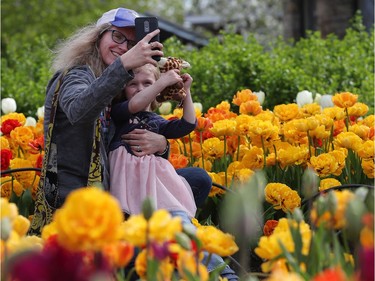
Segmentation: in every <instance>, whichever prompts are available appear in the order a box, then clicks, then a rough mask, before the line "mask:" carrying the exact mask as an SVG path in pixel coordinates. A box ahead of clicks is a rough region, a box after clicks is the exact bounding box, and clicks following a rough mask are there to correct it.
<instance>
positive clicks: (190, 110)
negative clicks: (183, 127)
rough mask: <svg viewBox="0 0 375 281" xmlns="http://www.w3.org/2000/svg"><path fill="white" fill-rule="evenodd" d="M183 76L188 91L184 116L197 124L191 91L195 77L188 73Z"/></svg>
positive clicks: (186, 119) (189, 121)
mask: <svg viewBox="0 0 375 281" xmlns="http://www.w3.org/2000/svg"><path fill="white" fill-rule="evenodd" d="M181 77H182V80H183V82H184V89H185V92H186V97H185V99H184V103H183V107H184V112H183V118H184V119H185V121H187V122H188V123H190V124H195V122H196V116H195V109H194V104H193V99H192V98H191V93H190V86H191V83H192V82H193V78H191V76H190V75H189V74H187V73H185V74H182V75H181Z"/></svg>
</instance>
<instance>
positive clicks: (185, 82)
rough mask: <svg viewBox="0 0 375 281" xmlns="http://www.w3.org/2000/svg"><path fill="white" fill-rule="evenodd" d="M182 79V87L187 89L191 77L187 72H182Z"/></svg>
mask: <svg viewBox="0 0 375 281" xmlns="http://www.w3.org/2000/svg"><path fill="white" fill-rule="evenodd" d="M181 78H182V81H183V82H184V89H185V90H186V91H187V90H189V89H190V87H191V83H193V78H192V77H191V76H190V74H188V73H184V74H182V75H181Z"/></svg>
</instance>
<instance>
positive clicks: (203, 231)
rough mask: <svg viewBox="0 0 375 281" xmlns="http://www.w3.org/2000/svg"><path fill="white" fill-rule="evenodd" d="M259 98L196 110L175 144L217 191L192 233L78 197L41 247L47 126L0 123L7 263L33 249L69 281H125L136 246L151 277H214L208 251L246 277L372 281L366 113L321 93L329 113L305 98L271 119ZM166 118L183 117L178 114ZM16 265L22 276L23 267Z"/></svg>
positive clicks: (370, 120)
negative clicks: (60, 265)
mask: <svg viewBox="0 0 375 281" xmlns="http://www.w3.org/2000/svg"><path fill="white" fill-rule="evenodd" d="M258 97H259V93H258V94H254V93H252V92H251V91H250V90H248V89H246V90H242V91H238V92H237V93H236V94H235V95H234V97H233V100H232V104H233V105H234V110H231V105H230V103H229V102H227V101H224V102H222V103H220V104H219V105H217V106H216V107H213V108H210V109H209V110H208V111H207V112H206V113H202V112H200V110H199V109H197V118H198V125H197V128H196V129H195V130H194V132H192V133H191V134H190V135H188V136H186V137H184V138H181V139H178V140H170V143H171V155H170V159H169V160H170V162H171V163H172V164H173V165H174V167H175V168H181V167H186V166H198V167H202V168H204V169H205V170H207V172H208V173H209V175H210V176H211V178H212V179H213V181H214V183H215V184H214V185H213V187H212V189H211V192H210V198H209V199H208V200H207V204H206V205H205V206H204V208H202V209H201V210H199V213H198V214H197V221H196V222H195V224H196V226H197V229H198V230H197V231H196V232H194V231H191V230H189V229H183V228H182V226H181V222H179V221H178V220H175V219H173V218H171V217H169V215H168V214H167V213H165V212H163V210H157V211H153V210H152V208H151V207H150V206H149V207H148V208H147V207H145V210H144V214H143V215H139V216H131V217H130V218H129V219H128V220H127V221H125V222H123V218H122V215H121V212H120V211H119V208H118V206H117V205H116V203H115V202H116V201H115V200H114V198H111V197H110V196H107V195H105V194H104V192H103V191H99V190H96V189H83V190H77V194H79V195H75V193H73V194H72V195H71V196H70V197H69V200H67V202H66V204H65V205H64V207H63V208H62V209H61V210H59V211H58V212H57V213H56V215H55V218H54V221H53V222H52V224H51V225H48V226H47V227H45V229H44V230H43V235H42V238H37V237H33V236H27V235H26V231H27V227H28V225H27V222H28V221H27V220H26V221H25V220H24V219H22V218H24V217H29V216H32V212H33V198H34V197H33V196H34V195H35V192H36V189H37V187H38V182H39V175H38V169H39V168H40V167H41V159H42V157H43V130H42V123H43V120H42V118H39V120H38V122H32V124H33V126H28V125H27V123H26V118H25V116H24V115H23V114H22V113H15V112H11V113H8V114H6V115H3V116H2V117H1V131H2V136H1V157H2V164H1V170H2V178H1V197H2V198H3V200H2V205H1V206H2V214H1V223H2V226H3V225H5V226H6V227H8V228H3V227H2V247H3V249H4V251H2V253H3V255H2V261H3V262H2V264H3V265H4V261H6V260H8V259H9V257H12V256H14V255H15V254H16V253H18V252H19V251H21V250H25V249H29V248H30V247H31V246H33V247H34V248H35V247H36V248H38V249H39V250H37V252H36V253H34V252H32V255H31V254H30V256H29V255H26V256H27V257H31V258H30V259H31V260H33V261H36V260H38V261H39V260H40V263H41V266H42V265H46V264H50V263H54V262H57V260H56V261H55V260H53V259H59V258H62V257H65V258H66V257H69V258H70V259H72V260H74V261H75V262H73V264H71V263H72V262H66V263H67V264H66V266H67V268H66V272H67V274H68V273H69V274H70V273H71V274H73V275H69V276H70V277H69V278H68V279H66V280H81V279H74V278H78V277H77V276H80V275H79V274H82V272H77V271H78V269H77V267H80V268H81V269H82V270H83V271H84V272H85V273H90V274H89V275H97V274H104V275H103V276H106V278H114V279H117V280H122V279H123V278H125V276H124V271H123V270H122V268H123V267H124V266H125V265H127V264H128V262H129V261H130V259H131V257H132V256H133V254H134V249H135V248H136V249H142V251H141V252H140V254H139V255H138V256H137V259H136V262H135V266H134V269H135V270H136V271H137V273H138V274H139V275H140V276H141V277H143V278H144V279H147V280H154V279H155V280H156V279H157V280H166V279H168V280H170V279H175V278H177V277H176V272H178V273H179V274H178V275H179V276H180V277H181V278H183V279H185V280H197V279H198V280H208V278H213V279H215V276H216V277H217V274H218V273H217V272H214V273H210V274H209V273H208V272H207V269H206V268H205V265H204V264H201V263H200V258H199V257H200V253H201V251H202V250H206V251H208V252H211V253H216V254H219V255H221V256H224V257H226V256H232V255H233V254H234V256H235V258H236V259H237V260H238V263H235V264H233V263H232V264H233V265H234V266H235V267H238V270H239V274H240V275H241V276H242V277H243V278H245V277H246V276H248V275H252V276H253V277H254V278H260V279H267V280H273V279H276V278H278V279H281V280H289V279H290V280H326V279H327V278H329V277H328V276H335V278H336V279H335V280H371V276H372V280H373V274H374V273H373V272H374V270H373V269H374V268H373V257H374V256H373V253H374V247H373V246H374V242H373V241H374V233H373V227H374V226H373V215H374V207H373V205H374V204H373V197H374V193H373V186H374V154H375V153H374V128H375V124H374V122H375V116H374V115H368V116H366V114H367V111H368V107H367V106H366V105H365V104H363V103H360V102H358V101H357V98H358V97H357V95H354V94H352V93H348V92H343V93H338V94H336V95H334V96H333V97H331V98H330V97H328V99H327V97H326V96H324V99H323V98H322V102H323V101H324V102H325V103H328V105H329V106H328V107H322V106H321V105H320V104H318V103H316V102H313V100H312V97H311V96H310V94H309V93H308V92H305V93H301V94H299V95H297V102H296V103H292V104H282V105H278V106H275V107H274V109H273V111H270V110H263V109H262V106H261V100H260V99H259V98H258ZM322 105H323V103H322ZM163 116H164V117H165V118H167V119H169V118H181V116H182V111H181V110H180V109H175V110H174V111H173V113H172V114H164V115H163ZM28 168H33V169H31V170H27V169H28ZM9 169H11V170H15V169H26V170H27V171H23V172H20V171H17V170H16V172H12V173H10V172H9V171H8V172H6V171H7V170H9ZM95 192H99V193H100V194H95ZM102 193H103V194H102ZM84 194H86V195H84ZM75 196H79V198H82V197H84V196H87V205H84V204H82V203H81V205H83V206H82V207H81V209H80V210H78V209H77V205H78V204H75V203H74V200H75V198H77V197H75ZM90 198H91V199H90ZM92 198H102V199H101V200H103V201H100V200H99V202H95V200H92ZM106 200H107V201H106ZM9 202H10V203H9ZM108 206H113V207H111V208H110V207H108ZM3 209H4V210H7V211H4V212H3ZM15 210H17V211H15ZM92 210H100V211H98V212H97V213H96V212H95V214H94V215H92V214H89V213H88V212H92ZM101 210H105V212H104V211H103V212H101ZM86 212H87V213H86ZM17 213H19V214H21V215H22V216H21V217H22V218H20V217H19V216H17ZM78 214H80V216H78ZM30 219H31V218H30ZM78 225H79V226H80V227H77V226H78ZM4 229H6V230H7V231H8V232H6V235H5V234H4V231H3V230H4ZM108 230H111V231H108ZM225 231H226V232H225ZM3 234H4V235H3ZM210 234H211V235H212V236H211V235H210ZM30 241H33V242H30ZM35 241H37V242H35ZM237 247H238V248H237ZM40 249H42V250H40ZM51 251H52V252H53V253H54V254H51ZM242 253H244V254H242ZM35 255H36V256H35ZM46 255H47V256H48V257H49V258H52V260H49V259H46ZM252 255H256V257H257V258H258V261H260V262H261V265H260V266H259V272H252V271H253V269H254V267H251V265H250V264H251V262H253V263H254V259H252V258H251V256H252ZM36 257H37V258H36ZM369 257H370V258H372V264H371V265H372V266H368V265H367V263H368V262H369ZM10 260H12V259H10ZM25 260H26V262H25V263H24V265H23V266H25V268H27V267H26V265H27V262H28V260H27V258H26V259H25ZM232 261H233V262H236V260H233V259H232ZM29 262H30V261H29ZM59 262H62V261H61V260H59ZM5 264H6V263H5ZM9 264H10V265H11V266H10V267H9V269H10V270H12V269H13V271H12V272H16V271H15V269H16V268H18V267H17V266H20V264H22V263H16V262H11V263H9ZM25 264H26V265H25ZM35 266H37V265H35ZM49 268H51V269H50V270H51V272H49V273H48V274H56V272H53V267H49ZM260 271H261V273H260ZM17 272H18V271H17ZM57 272H58V271H57ZM58 273H60V272H58ZM46 274H47V273H46ZM74 274H77V275H74ZM89 275H87V276H89ZM49 276H52V275H49ZM19 278H21V277H19ZM51 278H52V277H51ZM194 278H197V279H194ZM366 278H370V279H366ZM20 280H23V279H20ZM28 280H32V279H28ZM50 280H54V279H50ZM82 280H85V279H82Z"/></svg>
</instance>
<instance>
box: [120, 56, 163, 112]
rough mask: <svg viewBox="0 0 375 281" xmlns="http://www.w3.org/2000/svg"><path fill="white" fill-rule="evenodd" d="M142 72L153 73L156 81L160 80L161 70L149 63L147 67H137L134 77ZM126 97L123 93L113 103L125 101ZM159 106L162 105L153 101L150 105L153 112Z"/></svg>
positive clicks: (134, 70)
mask: <svg viewBox="0 0 375 281" xmlns="http://www.w3.org/2000/svg"><path fill="white" fill-rule="evenodd" d="M142 71H146V72H147V71H148V72H151V73H153V74H154V75H155V81H156V80H158V79H159V78H160V71H159V68H158V67H155V66H153V65H152V64H150V63H147V64H145V65H142V66H140V67H137V68H134V69H133V73H134V75H136V74H137V73H139V72H142ZM124 96H125V93H124V92H123V93H122V94H121V95H120V96H117V97H115V98H114V100H113V101H114V102H115V103H116V102H119V101H121V100H124ZM159 106H160V103H158V102H157V101H156V100H154V101H152V102H151V105H150V107H151V110H152V111H155V110H156V109H157V108H158V107H159Z"/></svg>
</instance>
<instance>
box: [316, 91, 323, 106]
mask: <svg viewBox="0 0 375 281" xmlns="http://www.w3.org/2000/svg"><path fill="white" fill-rule="evenodd" d="M321 98H322V95H321V94H319V93H316V94H315V98H314V103H317V104H320V99H321Z"/></svg>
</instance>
